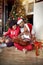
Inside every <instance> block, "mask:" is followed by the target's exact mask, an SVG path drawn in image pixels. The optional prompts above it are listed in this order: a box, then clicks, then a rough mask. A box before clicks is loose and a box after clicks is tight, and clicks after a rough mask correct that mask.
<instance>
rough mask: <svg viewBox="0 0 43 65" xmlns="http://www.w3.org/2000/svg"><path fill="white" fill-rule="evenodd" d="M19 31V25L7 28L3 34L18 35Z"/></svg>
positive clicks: (11, 36)
mask: <svg viewBox="0 0 43 65" xmlns="http://www.w3.org/2000/svg"><path fill="white" fill-rule="evenodd" d="M19 33H20V28H19V26H17V27H16V29H15V30H14V29H10V28H9V29H8V31H7V32H6V34H5V36H9V37H10V38H13V37H16V36H18V35H19Z"/></svg>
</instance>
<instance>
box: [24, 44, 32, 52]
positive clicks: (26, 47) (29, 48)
mask: <svg viewBox="0 0 43 65" xmlns="http://www.w3.org/2000/svg"><path fill="white" fill-rule="evenodd" d="M25 49H27V50H28V51H31V50H33V45H32V44H29V45H27V46H25Z"/></svg>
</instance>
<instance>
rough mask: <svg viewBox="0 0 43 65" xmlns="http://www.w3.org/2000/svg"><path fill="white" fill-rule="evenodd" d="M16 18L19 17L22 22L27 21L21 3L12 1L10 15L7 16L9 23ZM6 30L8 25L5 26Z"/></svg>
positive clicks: (18, 0)
mask: <svg viewBox="0 0 43 65" xmlns="http://www.w3.org/2000/svg"><path fill="white" fill-rule="evenodd" d="M18 17H21V18H23V19H24V20H27V17H26V12H25V8H24V6H23V5H22V1H21V0H15V1H14V5H13V6H12V10H11V12H10V15H9V19H8V20H9V21H10V20H11V19H13V20H17V19H18ZM9 21H8V22H9ZM8 22H7V24H8ZM7 28H8V25H7Z"/></svg>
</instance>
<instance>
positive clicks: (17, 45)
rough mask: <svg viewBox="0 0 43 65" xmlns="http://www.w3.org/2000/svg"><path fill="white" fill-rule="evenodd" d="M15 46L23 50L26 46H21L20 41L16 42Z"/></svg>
mask: <svg viewBox="0 0 43 65" xmlns="http://www.w3.org/2000/svg"><path fill="white" fill-rule="evenodd" d="M14 46H15V47H16V48H17V49H19V50H23V48H24V46H21V45H20V44H18V43H14Z"/></svg>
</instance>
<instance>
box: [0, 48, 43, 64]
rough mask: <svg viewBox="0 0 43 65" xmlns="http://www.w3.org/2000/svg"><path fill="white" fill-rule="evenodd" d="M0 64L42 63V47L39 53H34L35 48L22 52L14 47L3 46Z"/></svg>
mask: <svg viewBox="0 0 43 65" xmlns="http://www.w3.org/2000/svg"><path fill="white" fill-rule="evenodd" d="M0 65H43V49H42V50H40V55H39V56H36V55H35V50H33V51H28V52H27V53H26V54H24V53H23V52H22V51H19V50H16V49H15V47H10V48H8V47H7V48H3V49H2V52H1V53H0Z"/></svg>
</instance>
